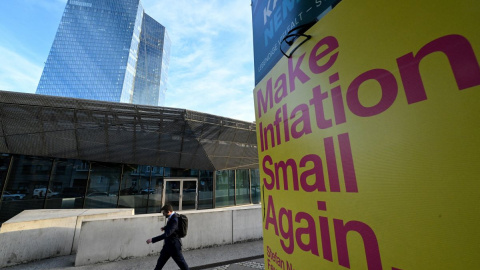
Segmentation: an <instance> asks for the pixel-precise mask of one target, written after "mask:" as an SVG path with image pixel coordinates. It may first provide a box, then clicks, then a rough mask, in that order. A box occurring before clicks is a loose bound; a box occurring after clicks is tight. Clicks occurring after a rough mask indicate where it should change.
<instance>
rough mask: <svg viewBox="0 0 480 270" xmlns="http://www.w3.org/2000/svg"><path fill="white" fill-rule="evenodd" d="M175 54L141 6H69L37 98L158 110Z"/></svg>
mask: <svg viewBox="0 0 480 270" xmlns="http://www.w3.org/2000/svg"><path fill="white" fill-rule="evenodd" d="M165 43H168V44H167V46H164V44H165ZM169 49H170V44H169V40H168V35H167V34H166V30H165V28H164V27H163V26H162V25H160V24H159V23H158V22H156V21H155V20H153V19H152V18H151V17H150V16H148V15H146V14H145V13H144V10H143V7H142V5H141V3H140V1H139V0H123V1H116V0H95V1H93V0H81V1H80V0H69V1H68V2H67V4H66V7H65V11H64V13H63V16H62V19H61V22H60V25H59V27H58V30H57V33H56V36H55V39H54V41H53V44H52V47H51V49H50V53H49V55H48V58H47V61H46V63H45V67H44V70H43V73H42V76H41V78H40V81H39V84H38V87H37V91H36V93H37V94H43V95H54V96H63V97H73V98H82V99H92V100H102V101H110V102H125V103H135V104H144V105H155V106H157V105H159V104H162V102H163V99H164V97H163V95H164V92H165V91H166V84H162V80H164V81H165V80H166V72H167V69H168V55H169ZM164 56H165V57H164ZM163 64H165V66H163ZM164 67H165V68H164ZM137 76H138V78H139V79H138V86H137ZM162 77H165V78H163V79H162ZM162 86H164V87H163V88H162ZM153 97H155V98H153Z"/></svg>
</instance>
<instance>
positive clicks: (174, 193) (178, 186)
mask: <svg viewBox="0 0 480 270" xmlns="http://www.w3.org/2000/svg"><path fill="white" fill-rule="evenodd" d="M164 185H165V187H164V189H163V202H162V204H163V205H165V204H167V203H169V204H171V205H172V206H173V210H191V209H197V193H198V192H197V190H198V180H197V179H196V178H188V179H165V181H164Z"/></svg>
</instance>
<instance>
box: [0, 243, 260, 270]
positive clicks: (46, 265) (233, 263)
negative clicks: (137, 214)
mask: <svg viewBox="0 0 480 270" xmlns="http://www.w3.org/2000/svg"><path fill="white" fill-rule="evenodd" d="M183 255H184V256H185V260H186V261H187V263H188V265H189V266H190V269H191V270H200V269H202V270H252V269H264V263H263V241H262V240H259V241H253V242H245V243H238V244H233V245H224V246H219V247H212V248H204V249H196V250H187V251H184V253H183ZM157 258H158V256H148V257H143V258H134V259H130V260H122V261H116V262H108V263H101V264H95V265H88V266H80V267H75V266H74V262H75V255H70V256H63V257H57V258H52V259H46V260H41V261H36V262H32V263H28V264H22V265H16V266H12V267H7V268H3V269H5V270H46V269H56V270H61V269H66V270H93V269H95V270H97V269H98V270H143V269H146V270H148V269H153V268H155V264H156V262H157ZM163 269H164V270H173V269H178V267H177V265H176V264H175V262H174V261H173V260H172V259H170V260H169V261H168V262H167V264H166V265H165V267H164V268H163Z"/></svg>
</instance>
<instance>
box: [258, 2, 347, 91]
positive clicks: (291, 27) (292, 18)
mask: <svg viewBox="0 0 480 270" xmlns="http://www.w3.org/2000/svg"><path fill="white" fill-rule="evenodd" d="M338 2H340V0H252V19H253V51H254V58H255V59H254V60H255V84H258V83H259V82H260V81H261V80H262V79H263V77H264V76H265V75H266V74H267V73H268V72H269V71H270V69H271V68H272V67H273V66H274V65H275V64H276V63H277V62H278V60H280V58H281V57H282V56H283V54H282V51H281V50H283V51H286V50H287V49H288V48H289V44H288V43H286V42H282V40H283V39H284V38H285V37H286V36H287V35H289V34H291V33H292V32H295V31H297V32H298V31H303V30H305V29H301V28H302V26H304V25H305V26H307V27H308V25H309V24H310V26H311V24H312V23H314V22H316V21H318V20H319V19H320V18H321V17H322V16H323V15H325V14H326V13H327V12H328V11H330V10H331V9H332V7H333V6H334V5H336V4H337V3H338ZM298 28H300V30H296V29H298Z"/></svg>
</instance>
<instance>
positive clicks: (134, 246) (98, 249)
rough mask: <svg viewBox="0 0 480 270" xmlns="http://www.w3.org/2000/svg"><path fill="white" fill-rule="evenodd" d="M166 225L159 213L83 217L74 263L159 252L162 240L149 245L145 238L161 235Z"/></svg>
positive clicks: (84, 263)
mask: <svg viewBox="0 0 480 270" xmlns="http://www.w3.org/2000/svg"><path fill="white" fill-rule="evenodd" d="M163 226H165V218H164V217H163V216H161V215H160V214H154V215H142V216H134V217H125V218H113V219H92V220H83V222H82V227H81V231H80V238H79V244H78V250H77V255H76V258H75V266H82V265H89V264H95V263H100V262H107V261H117V260H122V259H128V258H133V257H144V256H148V255H151V254H156V253H159V252H160V250H161V248H162V246H163V243H157V244H150V245H148V244H147V243H146V240H147V239H149V238H152V237H154V236H157V235H159V234H160V233H161V231H160V228H161V227H163Z"/></svg>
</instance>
